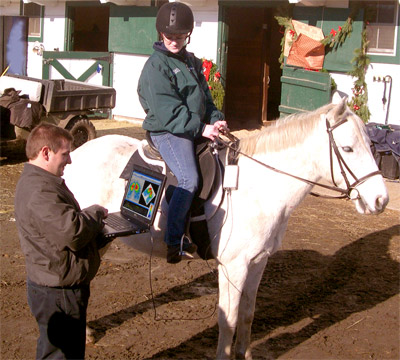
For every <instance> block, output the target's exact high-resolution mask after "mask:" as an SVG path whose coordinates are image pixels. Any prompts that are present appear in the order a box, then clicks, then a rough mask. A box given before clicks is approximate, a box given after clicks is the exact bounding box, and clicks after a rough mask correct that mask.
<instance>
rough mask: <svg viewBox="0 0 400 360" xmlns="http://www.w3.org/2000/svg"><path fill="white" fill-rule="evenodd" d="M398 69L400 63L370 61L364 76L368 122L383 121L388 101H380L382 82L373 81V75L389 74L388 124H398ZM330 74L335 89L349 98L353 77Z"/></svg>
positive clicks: (399, 107) (399, 123)
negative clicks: (390, 85)
mask: <svg viewBox="0 0 400 360" xmlns="http://www.w3.org/2000/svg"><path fill="white" fill-rule="evenodd" d="M399 70H400V65H392V64H379V63H372V64H371V65H370V66H369V68H368V70H367V73H366V76H365V79H366V83H367V89H368V108H369V111H370V112H371V117H370V120H369V122H376V123H379V124H384V123H385V118H386V111H387V105H388V103H386V105H385V106H383V103H382V98H383V90H384V83H383V82H382V81H381V82H378V81H374V76H375V77H376V78H377V77H381V78H383V77H385V76H386V75H390V76H391V77H392V92H391V101H390V108H389V117H388V124H394V125H400V115H399V114H400V102H399V101H397V99H399V98H400V72H399ZM330 74H331V76H332V78H333V79H334V80H335V82H336V85H337V90H338V91H339V92H341V93H344V94H345V95H346V96H348V97H349V100H350V99H351V98H352V96H353V92H352V88H353V87H354V79H353V78H352V77H351V76H349V75H346V74H343V73H330ZM386 98H387V99H389V84H387V90H386Z"/></svg>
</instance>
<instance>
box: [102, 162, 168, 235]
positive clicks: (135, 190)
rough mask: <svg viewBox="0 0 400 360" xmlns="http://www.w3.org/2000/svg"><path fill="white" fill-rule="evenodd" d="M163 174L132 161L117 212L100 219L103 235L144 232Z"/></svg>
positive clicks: (150, 220) (155, 207)
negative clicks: (129, 174) (102, 223)
mask: <svg viewBox="0 0 400 360" xmlns="http://www.w3.org/2000/svg"><path fill="white" fill-rule="evenodd" d="M165 179H166V176H165V175H163V174H161V173H158V172H156V171H153V170H150V169H147V168H144V167H141V166H139V165H136V164H134V165H133V169H132V173H131V176H130V178H129V181H128V183H127V185H126V188H125V193H124V197H123V199H122V203H121V208H120V211H119V212H115V213H110V214H108V216H107V218H105V219H104V228H103V235H104V236H105V237H106V238H114V237H118V236H126V235H131V234H139V233H143V232H147V231H149V229H150V226H151V225H152V224H153V222H154V219H155V217H156V214H157V210H158V206H159V204H160V199H161V195H162V193H163V189H164V185H165Z"/></svg>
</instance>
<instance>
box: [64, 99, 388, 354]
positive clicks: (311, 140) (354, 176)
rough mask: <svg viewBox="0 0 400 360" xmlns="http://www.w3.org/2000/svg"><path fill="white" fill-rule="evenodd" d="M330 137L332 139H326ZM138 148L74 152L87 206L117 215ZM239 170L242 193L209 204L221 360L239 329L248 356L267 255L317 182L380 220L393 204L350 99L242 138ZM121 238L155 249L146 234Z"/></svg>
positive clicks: (129, 144)
mask: <svg viewBox="0 0 400 360" xmlns="http://www.w3.org/2000/svg"><path fill="white" fill-rule="evenodd" d="M329 134H332V135H333V139H331V140H329V136H330V135H329ZM140 146H141V142H140V141H138V140H135V139H132V138H129V137H126V136H119V135H110V136H104V137H101V138H98V139H96V140H93V141H90V142H88V143H86V144H84V145H83V146H81V147H80V148H78V149H77V150H75V151H74V152H73V153H72V165H69V166H68V167H67V168H66V171H65V179H66V183H67V185H68V186H69V187H70V189H71V190H72V191H73V192H74V193H75V195H76V198H77V200H78V201H79V202H80V204H81V206H82V207H85V206H88V205H90V204H93V203H98V204H101V205H103V206H105V207H107V208H109V210H110V211H114V210H118V208H119V206H120V202H121V199H122V196H123V193H124V186H125V181H124V180H122V179H119V175H120V173H121V172H122V170H123V168H124V166H125V165H126V163H127V161H128V159H129V158H130V156H131V154H132V153H133V152H134V151H135V150H136V149H137V148H138V147H139V148H140ZM335 148H336V149H337V153H338V155H335V151H334V149H335ZM332 149H333V150H332ZM225 151H226V150H223V151H221V152H220V154H219V155H220V158H221V159H225ZM331 154H333V155H332V156H331ZM338 157H339V158H340V161H339V160H338ZM237 164H238V166H239V178H238V188H237V190H232V191H230V192H228V193H227V194H226V196H225V197H224V198H223V201H222V204H220V202H221V196H220V195H221V193H222V189H221V188H220V190H219V192H218V193H217V194H216V195H215V196H214V197H213V198H212V199H211V200H209V201H208V202H207V203H206V206H205V212H206V218H207V221H208V229H209V234H210V238H211V250H212V253H213V254H214V256H215V258H216V261H217V264H218V270H219V275H218V276H219V312H218V325H219V338H218V349H217V358H218V359H228V358H229V357H230V356H231V347H232V340H233V336H234V333H235V331H236V332H237V337H236V344H235V349H234V351H235V357H236V358H245V359H251V352H250V340H251V339H250V337H251V324H252V321H253V316H254V308H255V301H256V293H257V289H258V286H259V283H260V279H261V276H262V274H263V271H264V268H265V266H266V264H267V260H268V258H269V256H271V255H272V254H273V253H274V252H276V251H277V250H278V248H279V247H280V245H281V241H282V238H283V236H284V233H285V230H286V226H287V223H288V220H289V216H290V214H291V213H292V211H293V210H294V209H295V208H296V207H297V206H298V205H299V204H300V202H301V201H302V200H303V199H304V198H305V197H306V195H307V194H308V193H310V191H311V189H312V187H313V185H314V183H313V182H320V181H328V182H331V183H333V184H334V186H335V187H336V188H341V189H344V190H343V191H342V194H346V195H348V197H349V198H350V197H351V199H352V201H353V202H354V204H355V207H356V209H357V211H358V212H359V213H362V214H378V213H380V212H382V211H383V210H384V208H385V206H386V204H387V203H388V193H387V191H386V187H385V184H384V181H383V179H382V176H381V175H380V173H379V172H378V171H377V170H378V168H377V166H376V163H375V161H374V158H373V156H372V154H371V151H370V143H369V139H368V137H367V135H366V130H365V126H364V124H363V123H362V121H361V120H360V118H359V117H357V116H356V115H355V114H354V113H353V112H351V111H350V110H349V108H348V107H347V105H346V103H345V101H342V102H341V103H340V104H338V105H333V104H329V105H326V106H324V107H322V108H320V109H318V110H316V111H314V112H310V113H301V114H295V115H292V116H290V117H288V118H286V119H281V120H278V121H276V124H275V125H271V126H268V127H266V128H264V129H263V130H261V131H259V132H256V133H255V134H250V135H248V136H247V137H245V138H242V139H241V142H240V154H239V156H238V162H237ZM262 164H267V165H268V166H271V167H274V168H275V169H279V170H280V171H281V172H277V171H275V170H272V169H271V168H270V167H266V166H263V165H262ZM282 172H284V173H282ZM285 173H289V174H292V175H295V176H297V177H300V178H303V179H307V180H309V181H310V182H304V181H301V180H299V179H297V178H294V177H292V176H289V175H287V174H285ZM332 178H333V179H334V180H333V182H332ZM218 205H220V206H218ZM161 209H162V211H161V212H160V213H159V214H158V216H157V218H156V222H155V224H154V227H153V228H152V229H151V236H152V237H153V241H154V246H155V249H153V254H154V253H158V254H159V255H160V256H164V257H165V256H166V247H165V245H164V242H163V236H164V231H163V230H164V227H165V213H164V209H165V203H162V206H161ZM122 240H123V241H124V242H125V243H127V244H129V245H130V246H132V247H134V248H136V249H139V250H140V251H144V252H147V253H149V252H150V249H151V243H152V242H151V240H150V235H149V234H148V235H135V236H132V237H126V238H123V239H122ZM166 266H171V265H167V264H166Z"/></svg>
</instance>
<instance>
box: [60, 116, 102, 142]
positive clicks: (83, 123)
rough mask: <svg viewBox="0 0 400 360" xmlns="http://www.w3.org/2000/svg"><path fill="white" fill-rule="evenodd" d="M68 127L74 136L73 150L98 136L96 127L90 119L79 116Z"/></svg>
mask: <svg viewBox="0 0 400 360" xmlns="http://www.w3.org/2000/svg"><path fill="white" fill-rule="evenodd" d="M66 128H67V130H69V132H70V133H71V135H72V136H73V137H74V141H73V144H72V150H75V149H76V148H78V147H79V146H81V145H83V144H84V143H85V142H87V141H89V140H93V139H95V138H96V129H95V127H94V125H93V124H92V123H91V122H90V121H89V120H88V119H85V118H77V119H75V120H72V121H71V122H70V123H69V124H68V126H67V127H66Z"/></svg>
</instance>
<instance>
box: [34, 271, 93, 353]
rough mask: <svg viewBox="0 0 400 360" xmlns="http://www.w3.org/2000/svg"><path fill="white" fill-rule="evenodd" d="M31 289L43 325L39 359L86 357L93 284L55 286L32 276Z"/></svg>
mask: <svg viewBox="0 0 400 360" xmlns="http://www.w3.org/2000/svg"><path fill="white" fill-rule="evenodd" d="M27 292H28V304H29V307H30V309H31V312H32V314H33V316H34V317H35V318H36V321H37V323H38V326H39V334H40V335H39V338H38V341H37V348H36V359H84V357H85V345H86V311H87V306H88V302H89V296H90V288H89V285H82V286H80V287H76V288H52V287H47V286H40V285H37V284H35V283H34V282H32V281H30V280H29V279H28V281H27Z"/></svg>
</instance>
